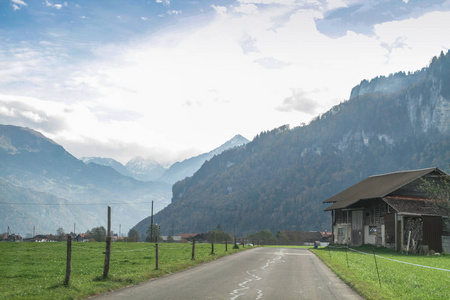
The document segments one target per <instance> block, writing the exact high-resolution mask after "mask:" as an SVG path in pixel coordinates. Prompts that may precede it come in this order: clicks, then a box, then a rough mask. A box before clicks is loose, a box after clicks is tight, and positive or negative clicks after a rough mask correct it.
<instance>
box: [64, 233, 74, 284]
mask: <svg viewBox="0 0 450 300" xmlns="http://www.w3.org/2000/svg"><path fill="white" fill-rule="evenodd" d="M71 269H72V236H71V235H70V234H69V235H68V236H67V262H66V278H65V279H64V285H69V281H70V272H71Z"/></svg>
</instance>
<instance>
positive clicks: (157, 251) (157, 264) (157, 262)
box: [155, 243, 159, 270]
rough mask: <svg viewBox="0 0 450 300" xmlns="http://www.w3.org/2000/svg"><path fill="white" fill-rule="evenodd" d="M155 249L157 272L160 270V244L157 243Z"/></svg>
mask: <svg viewBox="0 0 450 300" xmlns="http://www.w3.org/2000/svg"><path fill="white" fill-rule="evenodd" d="M155 247H156V270H158V267H159V247H158V243H156V245H155Z"/></svg>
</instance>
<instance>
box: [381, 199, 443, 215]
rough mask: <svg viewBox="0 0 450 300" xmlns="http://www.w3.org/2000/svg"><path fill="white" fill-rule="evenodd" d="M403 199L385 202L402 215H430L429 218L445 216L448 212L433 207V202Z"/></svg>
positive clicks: (385, 200) (386, 200)
mask: <svg viewBox="0 0 450 300" xmlns="http://www.w3.org/2000/svg"><path fill="white" fill-rule="evenodd" d="M413 200H414V201H411V199H407V198H403V197H386V198H383V201H384V202H386V203H387V204H389V205H390V206H391V207H392V208H394V209H395V210H396V211H397V213H399V214H402V215H428V216H444V215H446V211H445V210H444V209H442V208H439V207H437V206H436V205H433V201H431V200H424V199H421V200H417V199H413Z"/></svg>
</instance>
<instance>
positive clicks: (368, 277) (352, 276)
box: [311, 247, 450, 299]
mask: <svg viewBox="0 0 450 300" xmlns="http://www.w3.org/2000/svg"><path fill="white" fill-rule="evenodd" d="M357 250H359V251H362V252H365V253H368V254H369V255H365V254H361V253H357V252H353V251H350V250H349V251H348V252H346V249H332V248H320V249H312V250H311V251H313V252H314V253H315V254H316V255H318V256H319V257H320V258H321V259H322V260H323V261H324V262H325V263H326V264H327V265H328V266H329V267H330V268H331V269H332V270H333V271H334V272H335V273H336V274H337V275H338V276H339V277H340V278H342V279H343V280H344V281H345V282H346V283H348V284H349V285H350V286H352V287H353V288H354V289H355V290H356V291H357V292H358V293H360V294H361V295H362V296H363V297H365V298H366V299H450V272H446V271H442V270H435V269H429V268H423V267H419V266H413V265H408V264H403V263H399V262H395V261H391V260H388V259H394V260H399V261H403V262H408V263H413V264H418V265H424V266H429V267H435V268H441V269H447V270H450V256H448V255H447V256H423V255H402V254H400V253H397V252H394V251H391V250H388V249H379V248H375V249H374V248H373V247H358V248H357ZM373 250H375V254H376V255H377V257H376V263H377V265H378V271H379V274H380V281H381V287H380V284H379V281H378V275H377V269H376V264H375V258H374V256H373V252H372V251H373ZM347 257H348V260H347ZM386 258H388V259H386ZM347 261H348V267H347Z"/></svg>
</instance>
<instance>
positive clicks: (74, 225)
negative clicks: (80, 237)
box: [73, 223, 77, 234]
mask: <svg viewBox="0 0 450 300" xmlns="http://www.w3.org/2000/svg"><path fill="white" fill-rule="evenodd" d="M76 226H77V223H73V234H75V233H76V231H75V227H76Z"/></svg>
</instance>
